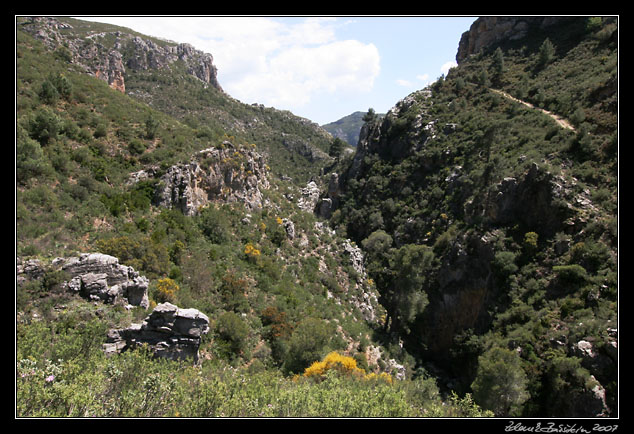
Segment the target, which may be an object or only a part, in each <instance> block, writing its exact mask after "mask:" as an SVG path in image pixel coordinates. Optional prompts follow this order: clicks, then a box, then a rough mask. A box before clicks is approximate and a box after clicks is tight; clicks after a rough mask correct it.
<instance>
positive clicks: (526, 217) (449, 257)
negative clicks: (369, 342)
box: [330, 17, 618, 417]
mask: <svg viewBox="0 0 634 434" xmlns="http://www.w3.org/2000/svg"><path fill="white" fill-rule="evenodd" d="M617 31H618V27H617V23H616V20H615V19H614V18H610V17H604V18H598V17H594V18H585V17H582V18H567V17H566V18H565V19H564V18H562V19H561V20H555V19H552V20H551V19H549V18H534V19H533V18H531V19H522V18H516V19H514V18H500V19H495V18H491V17H487V18H482V19H479V20H477V21H476V22H475V23H474V25H473V26H472V29H471V30H470V31H469V32H465V34H464V35H463V40H462V41H461V44H460V49H459V52H458V60H459V66H458V67H457V68H454V69H452V70H451V71H450V72H449V74H448V75H447V77H446V78H441V79H440V80H438V81H437V82H436V83H434V84H433V85H431V86H430V87H429V88H427V89H423V90H420V91H417V92H414V93H412V94H411V95H409V96H407V97H406V98H404V99H403V100H402V101H400V102H398V103H397V104H396V106H395V107H394V108H393V109H392V110H391V111H390V112H388V113H387V115H386V116H385V118H384V119H383V120H382V121H374V122H368V123H366V124H365V125H364V126H363V128H362V132H361V136H360V140H359V144H358V146H357V152H356V155H354V156H353V157H351V158H350V159H349V160H348V161H347V163H346V164H347V167H346V168H345V169H344V170H343V171H342V172H341V173H339V176H338V179H339V184H338V185H337V188H334V189H331V190H332V191H336V194H335V195H331V197H330V199H331V200H332V202H333V203H336V204H338V209H337V210H336V211H335V212H334V213H333V214H332V218H331V224H332V225H333V226H334V227H336V229H337V231H338V232H339V233H340V234H343V235H345V236H348V237H350V238H351V239H353V240H354V241H356V242H357V243H358V244H359V245H361V246H363V248H364V253H365V255H366V266H367V268H368V272H369V275H370V276H371V277H372V278H373V279H374V281H375V282H376V284H377V288H378V291H379V294H380V301H381V303H382V305H383V306H384V307H385V308H386V310H387V321H386V328H387V329H388V330H389V331H390V332H391V333H392V334H393V335H394V336H398V338H399V339H402V340H403V341H404V344H405V348H406V349H407V351H408V352H410V354H412V355H413V357H414V358H415V359H416V360H417V361H418V363H419V364H420V366H421V367H424V368H425V369H429V370H430V371H432V372H434V373H437V374H438V375H440V376H441V377H444V378H445V381H446V382H447V384H449V385H450V386H449V387H451V388H457V389H458V390H461V391H463V392H473V393H474V396H475V399H476V402H478V403H480V404H481V405H483V406H484V407H485V408H489V409H491V410H493V411H495V413H496V414H498V415H524V416H564V415H565V416H567V417H579V416H596V415H598V414H602V415H607V414H611V415H614V414H615V413H614V412H615V411H616V409H617V405H618V402H617V395H616V393H617V390H618V385H617V376H616V373H617V371H616V361H617V359H616V357H617V355H616V354H617V339H616V332H617V324H618V317H617V300H618V280H617V271H618V268H617V264H618V256H617V254H618V251H617V246H618V241H617V240H618V238H617V235H618V232H617V228H618V226H617V211H618V203H617V197H618V196H617V186H618V185H617V179H618V178H617V174H618V154H617V149H618V142H617V137H618V136H617V122H616V121H617V117H616V115H617V92H616V89H617V87H616V85H615V83H616V66H617V53H618V50H617V44H616V41H617V38H616V36H615V35H616V32H617ZM500 92H504V94H502V93H500ZM505 95H512V96H513V97H514V99H512V98H508V97H506V96H505ZM518 100H522V101H526V102H529V103H530V104H531V105H532V107H527V106H526V105H525V104H523V103H522V102H520V101H518ZM544 110H547V111H548V113H545V112H544ZM553 113H554V114H556V115H558V116H559V117H560V118H567V119H569V120H570V121H571V122H572V124H573V127H574V129H570V128H566V126H565V125H564V126H562V125H561V124H560V123H558V122H557V121H556V120H555V119H553V118H552V115H553ZM405 266H407V267H412V268H411V270H410V272H409V273H405V274H403V272H402V270H403V267H405ZM415 270H416V272H415ZM590 324H592V325H591V326H590ZM589 348H592V350H591V351H592V354H590V353H588V352H587V351H586V349H589ZM494 354H495V356H494ZM496 357H498V358H499V357H507V358H508V362H507V365H508V366H509V367H508V368H505V369H506V370H505V374H507V375H509V378H513V380H509V381H510V383H505V382H503V381H502V380H496V379H495V378H493V377H490V376H489V373H490V372H495V371H496V370H499V369H502V368H501V367H499V366H498V367H495V366H496V365H495V361H494V360H495V358H496ZM511 365H512V366H515V367H510V366H511ZM441 366H442V367H443V368H440V367H441ZM500 378H501V377H500ZM511 386H512V388H513V390H512V391H511V390H509V394H511V395H509V396H512V398H509V400H508V401H507V402H502V401H500V399H499V398H496V393H497V392H495V390H499V388H500V387H511Z"/></svg>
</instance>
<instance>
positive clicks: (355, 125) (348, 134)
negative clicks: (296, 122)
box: [321, 112, 382, 146]
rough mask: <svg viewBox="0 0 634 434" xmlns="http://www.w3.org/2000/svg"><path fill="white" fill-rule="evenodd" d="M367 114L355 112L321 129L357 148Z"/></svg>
mask: <svg viewBox="0 0 634 434" xmlns="http://www.w3.org/2000/svg"><path fill="white" fill-rule="evenodd" d="M365 113H366V112H354V113H352V114H350V115H348V116H344V117H342V118H341V119H339V120H337V121H334V122H331V123H329V124H325V125H322V126H321V127H322V128H323V129H324V130H326V131H328V132H329V133H330V134H332V135H333V136H334V137H338V138H340V139H341V140H343V141H345V142H347V143H348V144H349V145H350V146H357V142H358V141H359V131H361V127H362V126H363V124H364V122H363V116H364V115H365ZM379 116H382V115H379Z"/></svg>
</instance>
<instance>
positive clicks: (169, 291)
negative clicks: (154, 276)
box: [156, 277, 180, 303]
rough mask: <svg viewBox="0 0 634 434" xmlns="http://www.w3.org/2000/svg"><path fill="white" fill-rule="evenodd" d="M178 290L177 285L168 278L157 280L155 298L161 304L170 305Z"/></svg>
mask: <svg viewBox="0 0 634 434" xmlns="http://www.w3.org/2000/svg"><path fill="white" fill-rule="evenodd" d="M179 289H180V288H179V286H178V284H177V283H176V282H175V281H173V280H172V279H170V278H169V277H166V278H164V279H159V281H158V282H157V284H156V298H157V299H158V301H160V302H161V303H163V302H170V303H171V302H173V301H174V299H175V297H176V293H177V292H178V290H179Z"/></svg>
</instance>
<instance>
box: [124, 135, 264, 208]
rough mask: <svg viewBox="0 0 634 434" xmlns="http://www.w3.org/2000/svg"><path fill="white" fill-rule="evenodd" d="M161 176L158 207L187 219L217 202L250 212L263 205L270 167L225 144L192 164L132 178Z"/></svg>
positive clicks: (250, 152)
mask: <svg viewBox="0 0 634 434" xmlns="http://www.w3.org/2000/svg"><path fill="white" fill-rule="evenodd" d="M153 177H158V178H159V179H160V182H159V186H158V188H157V190H156V192H155V198H154V201H155V203H156V204H157V205H158V206H162V207H166V208H176V209H180V210H181V211H182V212H183V214H185V215H187V216H193V215H196V214H197V213H198V212H199V210H200V209H202V208H203V207H205V206H207V205H208V204H210V203H211V202H214V201H224V202H242V203H244V205H245V206H246V208H247V209H249V210H253V209H259V208H262V206H263V197H262V190H266V189H268V188H269V186H270V185H269V181H268V167H267V165H266V162H265V159H264V157H263V156H262V155H260V154H259V153H257V152H255V151H254V150H251V149H246V148H244V147H242V148H236V147H234V146H233V145H232V144H231V143H229V142H227V141H225V142H223V143H222V145H221V147H220V148H208V149H204V150H202V151H200V152H198V153H197V154H196V155H195V156H194V157H193V158H192V159H191V161H189V162H188V163H183V164H178V165H175V166H171V167H170V168H168V169H167V171H165V173H163V174H162V175H159V168H154V169H149V170H147V171H143V172H142V173H140V172H136V173H133V174H132V175H131V176H130V179H129V182H132V183H134V182H137V181H138V180H141V179H148V178H153Z"/></svg>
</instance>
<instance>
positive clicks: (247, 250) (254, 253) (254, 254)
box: [244, 243, 260, 261]
mask: <svg viewBox="0 0 634 434" xmlns="http://www.w3.org/2000/svg"><path fill="white" fill-rule="evenodd" d="M244 254H245V255H247V259H249V260H251V261H256V260H257V259H258V258H259V257H260V250H259V249H257V248H256V247H255V246H254V245H253V243H247V245H246V246H244Z"/></svg>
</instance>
